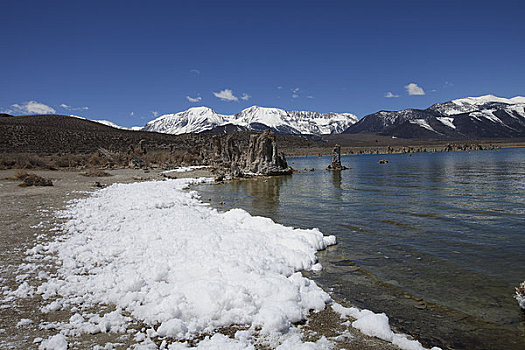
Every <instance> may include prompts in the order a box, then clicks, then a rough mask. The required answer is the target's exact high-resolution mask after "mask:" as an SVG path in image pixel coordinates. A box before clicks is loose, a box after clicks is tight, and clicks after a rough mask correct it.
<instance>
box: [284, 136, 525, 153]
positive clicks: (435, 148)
mask: <svg viewBox="0 0 525 350" xmlns="http://www.w3.org/2000/svg"><path fill="white" fill-rule="evenodd" d="M341 141H343V142H340V143H339V144H340V145H341V154H342V155H359V154H404V153H420V152H427V153H433V152H453V151H482V150H492V149H501V148H520V147H525V140H521V139H520V140H516V141H512V140H511V139H497V140H458V141H435V142H425V141H418V140H406V139H403V140H400V139H392V142H391V143H390V144H385V140H384V139H383V140H380V141H379V142H378V144H373V143H370V142H369V141H368V142H363V144H361V145H360V144H358V142H356V141H354V142H352V143H353V144H349V142H348V141H347V142H345V141H344V140H341ZM403 141H404V142H403ZM407 141H410V142H407ZM336 143H337V142H335V141H330V143H327V144H326V145H322V146H318V147H299V148H291V147H290V148H288V147H285V148H284V149H283V152H284V154H285V155H286V156H287V157H312V156H328V155H332V150H333V145H335V144H336Z"/></svg>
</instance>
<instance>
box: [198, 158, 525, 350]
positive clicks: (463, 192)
mask: <svg viewBox="0 0 525 350" xmlns="http://www.w3.org/2000/svg"><path fill="white" fill-rule="evenodd" d="M380 159H387V160H388V161H389V162H388V164H384V165H383V164H379V163H378V161H379V160H380ZM288 161H289V163H291V165H292V166H293V167H294V168H295V169H308V171H305V172H302V173H297V174H294V175H293V176H287V177H275V178H269V179H267V180H257V181H253V180H251V181H250V180H248V181H235V182H231V183H227V184H223V185H218V186H200V187H199V188H198V191H199V192H200V193H201V195H202V199H203V200H204V201H209V202H210V203H212V205H214V206H217V207H220V208H221V209H224V210H226V209H229V208H234V207H240V208H244V209H246V210H247V211H249V212H250V213H251V214H254V215H262V216H267V217H271V218H272V219H274V220H275V221H277V222H279V223H282V224H285V225H290V226H296V227H302V228H309V227H318V228H319V229H321V231H322V232H323V233H325V234H335V235H336V236H337V239H338V246H337V247H336V248H335V249H329V250H328V251H326V252H323V253H322V254H320V259H321V263H322V264H323V266H324V268H325V269H324V270H323V272H321V273H320V274H315V275H312V276H311V277H312V278H314V279H316V280H317V281H318V282H319V283H321V284H322V285H323V286H325V287H326V288H329V289H331V290H332V292H333V293H334V295H336V296H338V297H341V298H344V299H346V300H348V301H350V302H352V303H354V304H357V305H358V306H361V307H366V308H369V309H372V310H374V311H385V312H386V313H387V314H388V315H389V316H390V317H391V320H392V323H393V324H394V326H396V327H397V328H398V329H399V330H401V331H405V332H409V333H410V334H412V335H414V336H416V337H418V338H419V339H421V340H422V341H423V342H424V343H426V344H428V345H438V346H441V347H443V348H479V349H497V348H506V349H524V348H525V336H524V333H525V332H524V328H525V326H524V325H525V317H524V314H523V312H521V310H520V309H519V307H518V305H517V302H516V300H515V299H514V298H513V297H512V295H513V292H514V287H515V286H517V285H518V284H519V282H520V281H523V280H525V268H524V266H525V253H524V252H525V149H519V148H515V149H504V150H497V151H496V150H495V151H477V152H450V153H416V154H412V155H408V154H396V155H358V156H344V157H343V158H342V163H343V164H344V165H347V166H349V167H350V168H351V169H349V170H345V171H339V172H335V171H334V172H330V171H326V170H324V168H325V167H326V166H327V165H328V164H329V163H330V161H331V159H330V157H301V158H290V159H289V160H288ZM310 169H315V171H310ZM221 202H224V204H219V203H221Z"/></svg>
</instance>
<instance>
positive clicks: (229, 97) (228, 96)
mask: <svg viewBox="0 0 525 350" xmlns="http://www.w3.org/2000/svg"><path fill="white" fill-rule="evenodd" d="M213 94H214V95H215V97H218V98H220V99H221V100H222V101H239V98H237V96H234V95H233V93H232V91H231V90H230V89H224V90H221V91H220V92H214V93H213Z"/></svg>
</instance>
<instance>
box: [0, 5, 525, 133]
mask: <svg viewBox="0 0 525 350" xmlns="http://www.w3.org/2000/svg"><path fill="white" fill-rule="evenodd" d="M524 13H525V1H523V0H519V1H504V0H502V1H498V2H493V1H490V2H488V1H487V2H483V1H446V0H442V1H422V0H419V1H372V0H369V1H359V2H357V1H341V2H339V1H250V0H245V1H169V2H168V1H165V2H164V1H45V2H44V1H20V0H16V1H12V0H3V1H1V2H0V15H1V17H2V26H1V28H2V29H1V30H0V50H1V54H0V80H1V81H2V84H1V87H0V111H11V112H12V113H13V114H23V113H29V112H38V111H40V112H45V111H51V109H53V110H55V111H56V113H59V114H76V115H81V116H84V117H87V118H89V119H108V120H111V121H113V122H116V123H117V124H120V125H123V126H132V125H144V124H145V123H146V122H147V121H149V120H151V119H153V118H154V116H155V115H160V114H164V113H175V112H179V111H182V110H185V109H187V108H189V107H192V106H200V105H205V106H209V107H211V108H213V109H215V110H216V111H217V112H219V113H223V114H231V113H236V112H238V111H240V110H242V109H244V108H247V107H249V106H251V105H260V106H266V107H279V108H284V109H293V110H313V111H319V112H330V111H333V112H351V113H354V114H356V115H358V116H359V117H363V116H365V115H366V114H369V113H373V112H376V111H378V110H381V109H386V110H399V109H404V108H426V107H428V106H430V105H432V104H433V103H436V102H443V101H448V100H451V99H454V98H460V97H465V96H479V95H485V94H495V95H498V96H502V97H513V96H516V95H525V26H523V18H524V17H523V14H524ZM386 96H390V97H386ZM243 97H244V99H243ZM190 100H191V101H190ZM192 101H195V102H192ZM47 108H50V109H47Z"/></svg>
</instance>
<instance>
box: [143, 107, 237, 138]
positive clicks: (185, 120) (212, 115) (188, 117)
mask: <svg viewBox="0 0 525 350" xmlns="http://www.w3.org/2000/svg"><path fill="white" fill-rule="evenodd" d="M228 117H229V116H224V115H221V114H218V113H217V112H215V111H214V110H213V109H211V108H208V107H194V108H190V109H188V110H187V111H183V112H179V113H176V114H165V115H162V116H160V117H158V118H157V119H155V120H152V121H150V122H149V123H147V124H146V126H145V127H144V128H143V129H142V130H144V131H156V132H162V133H166V134H176V135H178V134H186V133H198V132H203V131H206V130H210V129H213V128H214V127H216V126H219V125H223V124H226V123H227V122H228V121H227V118H228ZM230 118H231V117H230Z"/></svg>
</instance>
